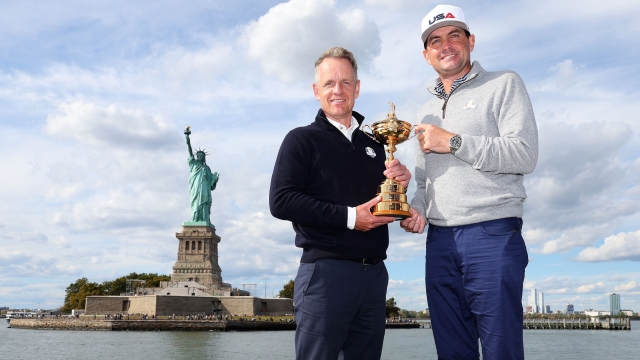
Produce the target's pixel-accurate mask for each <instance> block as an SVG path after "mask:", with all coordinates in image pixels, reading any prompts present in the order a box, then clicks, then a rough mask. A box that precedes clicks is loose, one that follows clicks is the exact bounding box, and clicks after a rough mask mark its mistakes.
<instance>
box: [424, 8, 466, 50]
mask: <svg viewBox="0 0 640 360" xmlns="http://www.w3.org/2000/svg"><path fill="white" fill-rule="evenodd" d="M449 25H453V26H457V27H459V28H462V29H464V30H467V31H469V27H468V26H467V24H466V23H465V22H464V13H463V12H462V9H460V8H459V7H457V6H452V5H438V6H436V7H435V8H433V10H431V11H429V13H428V14H427V16H425V17H424V19H422V43H423V44H424V42H425V41H427V38H428V37H429V35H430V34H431V33H432V32H433V31H434V30H435V29H439V28H441V27H443V26H449Z"/></svg>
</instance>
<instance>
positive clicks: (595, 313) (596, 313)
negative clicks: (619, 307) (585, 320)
mask: <svg viewBox="0 0 640 360" xmlns="http://www.w3.org/2000/svg"><path fill="white" fill-rule="evenodd" d="M584 314H585V315H587V316H590V317H598V316H609V315H611V311H606V310H593V309H589V310H585V311H584Z"/></svg>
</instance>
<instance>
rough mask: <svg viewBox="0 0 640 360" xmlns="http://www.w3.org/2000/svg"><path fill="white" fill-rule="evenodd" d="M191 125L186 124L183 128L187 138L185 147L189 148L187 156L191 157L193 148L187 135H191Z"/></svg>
mask: <svg viewBox="0 0 640 360" xmlns="http://www.w3.org/2000/svg"><path fill="white" fill-rule="evenodd" d="M190 129H191V126H187V128H186V129H184V136H185V137H186V138H187V147H188V148H189V157H190V158H192V157H193V149H191V139H190V138H189V135H191V130H190Z"/></svg>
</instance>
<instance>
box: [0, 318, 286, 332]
mask: <svg viewBox="0 0 640 360" xmlns="http://www.w3.org/2000/svg"><path fill="white" fill-rule="evenodd" d="M9 326H10V327H11V328H15V329H40V330H104V331H266V330H295V328H296V324H295V323H281V322H268V321H224V320H223V321H215V320H211V321H210V320H92V319H11V323H10V324H9Z"/></svg>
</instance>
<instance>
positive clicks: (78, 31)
mask: <svg viewBox="0 0 640 360" xmlns="http://www.w3.org/2000/svg"><path fill="white" fill-rule="evenodd" d="M437 4H438V2H434V1H417V0H353V1H333V0H291V1H288V2H279V1H256V0H247V1H235V2H233V1H232V2H230V1H216V0H213V1H212V0H207V1H205V0H194V1H189V2H177V1H169V0H154V1H150V0H140V1H135V2H131V1H124V0H112V1H101V0H97V1H92V2H86V1H76V0H65V1H60V0H52V1H47V2H36V1H32V0H27V1H19V2H10V1H2V12H0V20H1V21H2V24H3V30H2V32H0V108H1V109H2V111H0V167H1V168H2V171H3V172H2V173H3V176H1V177H0V274H1V276H0V306H9V307H27V308H34V307H37V305H38V303H40V304H41V307H43V308H54V307H58V306H61V305H62V302H63V298H64V289H65V288H66V287H67V286H68V285H69V284H70V283H72V282H74V281H75V280H77V279H78V278H81V277H87V278H88V279H89V280H90V281H94V282H102V281H105V280H110V279H114V278H117V277H119V276H123V275H126V274H129V273H131V272H156V273H160V274H170V273H171V271H172V270H171V267H172V266H173V264H174V262H175V261H176V251H177V239H176V238H175V233H176V232H177V231H179V230H180V225H181V224H182V223H183V222H184V221H186V220H188V218H189V190H188V182H187V179H188V176H189V168H188V166H187V156H188V155H187V149H186V144H185V141H184V134H183V130H184V128H185V127H186V126H187V125H190V126H191V131H192V136H191V137H192V144H193V146H194V147H195V148H197V147H201V148H205V149H207V151H208V152H209V154H210V155H209V156H208V157H207V163H208V164H209V166H210V167H211V169H212V171H217V172H218V173H219V174H220V180H219V182H218V185H217V188H216V190H215V191H214V192H213V194H212V196H213V207H212V216H211V221H212V222H213V224H215V226H216V228H217V231H218V235H220V236H221V238H222V242H221V243H220V246H219V253H220V266H221V268H222V277H223V279H224V281H225V282H229V283H232V284H234V286H241V284H243V283H255V284H257V288H258V289H262V290H260V291H259V293H261V294H262V293H263V292H264V288H265V285H266V289H267V290H266V292H267V295H268V296H271V295H272V294H277V293H278V291H279V290H280V289H282V286H283V285H284V284H285V283H286V282H288V281H289V279H292V278H294V276H295V271H296V269H297V263H298V261H299V258H300V254H301V250H300V249H297V248H296V247H295V246H294V245H293V243H294V232H293V230H292V228H291V224H290V223H287V222H284V221H280V220H277V219H274V218H273V217H272V216H271V215H270V213H269V209H268V188H269V181H270V177H271V171H272V169H273V163H274V161H275V157H276V153H277V150H278V148H279V145H280V143H281V141H282V139H283V138H284V136H285V135H286V133H287V132H288V131H289V130H291V129H292V128H294V127H297V126H303V125H306V124H308V123H310V122H311V121H312V119H313V116H314V115H315V113H316V111H317V109H318V108H319V105H318V103H317V101H316V100H315V99H314V97H313V94H312V88H311V83H312V81H313V62H314V60H315V59H316V58H317V57H318V56H319V55H320V53H322V51H324V50H326V49H327V48H329V47H331V46H336V45H339V46H344V47H346V48H348V49H350V50H352V51H353V52H354V53H355V55H356V57H357V59H358V62H359V65H360V68H359V77H360V79H361V93H360V97H359V98H358V100H357V101H356V107H355V110H356V111H358V112H360V113H362V114H363V115H364V116H365V117H366V119H365V123H367V124H371V123H373V122H375V121H377V120H381V119H384V117H385V115H386V113H387V111H388V109H389V108H388V105H387V102H388V101H393V102H394V103H395V104H396V106H397V109H396V110H397V111H396V114H397V116H398V118H400V119H402V120H405V121H409V122H412V123H413V122H415V114H416V112H417V109H418V108H419V107H420V106H421V104H422V103H423V102H424V101H426V100H428V99H430V98H431V96H432V95H430V94H429V93H428V91H427V86H428V85H429V84H431V82H432V81H433V80H434V79H435V77H436V73H435V72H434V71H433V70H432V68H431V67H430V66H429V65H428V64H426V63H425V61H424V59H423V58H422V47H421V44H420V22H421V20H422V18H423V17H424V16H425V15H426V13H427V12H428V11H429V10H430V9H432V8H433V7H434V6H435V5H437ZM452 4H454V5H457V6H460V7H462V8H463V10H464V12H465V15H466V19H467V22H468V24H469V26H470V28H471V32H472V33H474V34H475V35H476V45H475V50H474V51H473V53H472V55H471V58H472V60H477V61H479V62H480V63H481V64H482V66H483V67H484V68H485V69H487V70H489V71H492V70H505V69H508V70H514V71H516V72H518V73H519V74H520V76H521V77H522V78H523V80H524V82H525V84H526V86H527V89H528V91H529V94H530V97H531V100H532V103H533V106H534V111H535V114H536V120H537V123H538V128H539V134H540V157H539V162H538V166H537V167H536V169H535V171H534V172H533V174H531V175H527V176H525V186H526V189H527V195H528V198H527V200H526V203H525V215H524V238H525V241H526V243H527V247H528V251H529V257H530V263H529V265H528V267H527V270H526V280H525V291H524V294H523V306H525V305H527V304H526V303H527V296H528V294H529V293H530V291H531V289H533V288H537V289H541V290H542V291H544V297H545V299H544V301H545V305H550V306H551V308H552V309H562V308H564V307H565V306H566V304H567V303H571V304H574V305H575V308H576V310H582V309H585V308H593V309H608V308H609V295H611V294H612V293H614V292H615V293H616V294H620V296H621V305H622V308H623V309H634V310H635V311H639V310H640V270H639V269H640V268H639V267H638V265H639V263H640V186H639V180H640V121H639V120H640V119H638V116H639V115H638V114H640V101H639V99H640V89H638V86H637V85H636V84H637V83H638V82H639V81H640V67H638V64H637V59H640V40H639V39H640V36H639V35H640V19H638V16H637V14H639V13H640V3H639V2H633V1H626V0H625V1H623V0H612V1H605V2H602V1H578V0H554V1H551V0H536V1H534V0H524V1H517V2H512V1H494V2H474V1H458V2H455V3H452ZM414 146H415V143H414V141H408V142H406V143H403V144H401V145H399V146H398V151H397V152H396V153H395V155H396V157H397V158H399V159H400V160H401V161H403V162H404V163H406V164H407V165H409V166H410V168H413V163H414ZM414 189H415V185H411V186H410V187H409V191H408V195H409V197H410V198H411V197H412V196H413V192H414ZM372 196H373V194H372ZM460 201H464V199H460ZM390 229H391V230H390V232H391V245H390V247H389V251H388V259H387V261H386V263H387V267H388V269H389V276H390V282H389V290H388V296H387V297H394V298H395V299H396V302H397V304H398V306H399V307H401V308H404V309H409V310H422V309H425V308H427V302H426V296H425V291H424V251H425V249H424V245H425V235H424V234H423V235H414V234H407V233H405V232H404V231H402V230H401V229H400V228H399V226H398V224H397V223H394V224H392V225H391V227H390Z"/></svg>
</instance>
